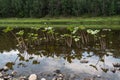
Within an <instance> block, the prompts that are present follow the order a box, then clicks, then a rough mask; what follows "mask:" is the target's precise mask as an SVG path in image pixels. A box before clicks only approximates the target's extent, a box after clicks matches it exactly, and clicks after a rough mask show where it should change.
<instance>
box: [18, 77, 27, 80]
mask: <svg viewBox="0 0 120 80" xmlns="http://www.w3.org/2000/svg"><path fill="white" fill-rule="evenodd" d="M19 80H28V79H27V78H26V77H25V76H21V77H20V78H19Z"/></svg>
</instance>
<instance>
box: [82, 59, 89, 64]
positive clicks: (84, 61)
mask: <svg viewBox="0 0 120 80" xmlns="http://www.w3.org/2000/svg"><path fill="white" fill-rule="evenodd" d="M88 62H89V61H88V60H85V59H83V60H81V61H80V63H88Z"/></svg>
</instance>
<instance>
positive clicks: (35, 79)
mask: <svg viewBox="0 0 120 80" xmlns="http://www.w3.org/2000/svg"><path fill="white" fill-rule="evenodd" d="M28 80H37V75H36V74H31V75H30V76H29V78H28Z"/></svg>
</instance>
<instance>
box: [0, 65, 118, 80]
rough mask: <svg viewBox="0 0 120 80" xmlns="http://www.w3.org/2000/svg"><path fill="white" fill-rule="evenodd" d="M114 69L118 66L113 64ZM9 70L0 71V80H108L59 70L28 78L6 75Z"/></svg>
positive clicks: (32, 75)
mask: <svg viewBox="0 0 120 80" xmlns="http://www.w3.org/2000/svg"><path fill="white" fill-rule="evenodd" d="M114 66H115V67H117V68H118V67H119V70H120V65H118V64H114ZM8 71H9V68H8V67H7V66H5V67H3V68H1V69H0V80H109V79H106V78H104V77H102V76H101V75H91V76H87V77H81V76H79V75H76V74H74V73H68V74H66V73H64V72H62V71H60V70H55V71H53V72H41V73H38V74H34V73H33V74H29V75H28V76H19V77H18V76H17V74H18V72H17V71H12V72H11V73H9V74H8Z"/></svg>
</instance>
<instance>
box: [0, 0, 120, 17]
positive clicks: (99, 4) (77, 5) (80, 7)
mask: <svg viewBox="0 0 120 80" xmlns="http://www.w3.org/2000/svg"><path fill="white" fill-rule="evenodd" d="M119 5H120V1H119V0H0V17H20V18H25V17H27V18H28V17H31V18H33V17H37V18H38V17H45V16H51V17H52V16H54V17H56V16H65V17H66V16H68V17H69V16H76V17H78V16H83V15H87V16H113V15H119V14H120V6H119Z"/></svg>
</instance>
